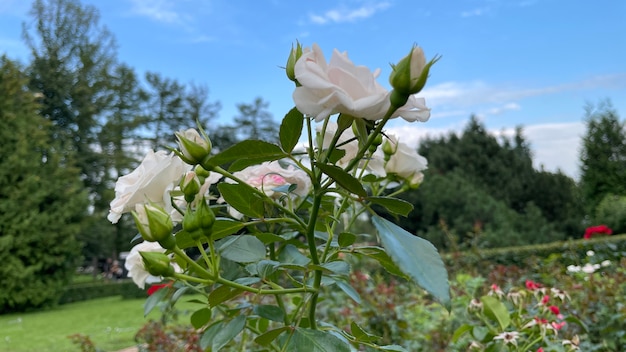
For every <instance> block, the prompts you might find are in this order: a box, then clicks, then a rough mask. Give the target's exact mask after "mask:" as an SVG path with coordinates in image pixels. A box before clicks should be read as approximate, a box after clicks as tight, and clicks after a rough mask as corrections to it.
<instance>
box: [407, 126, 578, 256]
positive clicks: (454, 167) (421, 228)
mask: <svg viewBox="0 0 626 352" xmlns="http://www.w3.org/2000/svg"><path fill="white" fill-rule="evenodd" d="M419 152H420V154H422V155H424V156H425V157H426V158H427V159H428V161H429V165H428V167H429V168H428V170H426V172H425V177H424V180H425V181H424V182H423V184H421V185H420V187H419V188H418V189H417V190H414V191H409V192H407V193H405V194H403V195H402V196H401V197H402V198H403V199H404V200H406V201H408V202H409V203H411V204H413V205H414V207H415V209H414V210H413V211H412V212H411V213H410V214H409V216H408V217H407V218H406V219H402V218H399V219H398V223H399V224H400V225H401V226H402V227H404V228H405V229H407V230H408V231H409V232H412V233H415V234H418V235H420V236H422V237H424V238H426V239H428V240H429V241H431V242H433V243H434V244H435V245H436V246H437V247H438V248H440V249H453V250H454V249H457V248H469V247H501V246H513V245H523V244H531V243H544V242H550V241H554V240H562V239H565V238H566V237H567V236H571V234H573V233H578V232H580V231H581V230H582V226H583V225H582V218H583V211H582V203H581V198H580V196H579V193H578V189H577V186H576V184H575V182H574V181H573V180H572V179H571V178H569V177H567V176H566V175H564V174H562V173H560V172H558V173H549V172H546V171H543V170H542V171H537V170H535V169H534V168H533V166H532V155H531V152H530V148H529V146H528V143H527V142H526V141H525V139H524V136H523V131H522V129H521V128H518V129H517V130H516V133H515V135H514V136H513V137H512V138H510V139H509V138H505V137H502V139H501V140H500V141H499V140H498V139H497V138H496V137H495V136H493V135H490V134H489V133H488V132H487V131H486V129H485V127H484V126H483V125H482V124H481V123H480V122H479V121H478V120H477V119H476V118H474V117H472V118H471V119H470V122H469V124H468V126H467V127H466V128H465V130H464V131H463V133H462V134H460V135H457V134H454V133H452V134H450V135H448V136H446V137H441V138H438V139H426V140H425V141H423V142H422V143H421V144H420V148H419ZM450 190H454V191H453V192H451V191H450Z"/></svg>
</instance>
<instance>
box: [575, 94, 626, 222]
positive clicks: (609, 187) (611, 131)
mask: <svg viewBox="0 0 626 352" xmlns="http://www.w3.org/2000/svg"><path fill="white" fill-rule="evenodd" d="M585 124H586V127H587V132H586V134H585V136H584V137H583V143H582V144H583V146H582V150H581V152H580V162H581V168H580V171H581V177H580V185H581V189H582V194H583V199H584V202H585V207H586V209H587V211H588V214H589V215H590V216H591V217H593V216H594V215H595V214H594V213H595V209H596V207H597V206H598V204H599V203H600V201H601V200H602V199H603V198H604V197H605V196H606V195H607V194H615V195H618V196H619V195H626V132H625V131H624V123H623V122H622V121H620V118H619V116H618V114H617V111H616V110H615V109H614V108H613V107H612V105H611V102H610V101H604V102H601V103H600V104H598V105H597V106H594V105H588V106H587V107H586V108H585Z"/></svg>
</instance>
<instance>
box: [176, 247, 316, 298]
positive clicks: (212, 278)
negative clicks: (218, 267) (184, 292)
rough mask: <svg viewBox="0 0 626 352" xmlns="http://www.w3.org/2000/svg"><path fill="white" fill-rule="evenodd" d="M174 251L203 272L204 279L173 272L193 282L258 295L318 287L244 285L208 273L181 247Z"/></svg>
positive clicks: (299, 291)
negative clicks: (263, 287)
mask: <svg viewBox="0 0 626 352" xmlns="http://www.w3.org/2000/svg"><path fill="white" fill-rule="evenodd" d="M172 251H173V252H174V253H176V255H178V256H180V257H181V258H183V259H184V260H185V261H186V262H187V263H188V264H189V265H190V266H192V267H193V268H194V269H195V270H197V271H199V272H200V273H202V274H203V276H204V277H205V278H206V279H204V280H203V279H199V278H193V277H192V276H189V275H185V274H178V273H176V274H174V275H175V277H180V278H183V277H186V278H189V279H190V278H193V280H190V281H193V282H201V283H210V282H217V283H220V284H222V285H226V286H229V287H232V288H236V289H240V290H242V291H247V292H252V293H256V294H260V295H285V294H290V293H307V292H309V293H313V294H315V293H317V292H318V289H317V288H315V287H308V286H306V285H305V286H302V287H295V288H282V289H274V290H272V289H270V290H267V289H261V288H254V287H250V286H246V285H242V284H239V283H236V282H234V281H230V280H226V279H224V278H223V277H220V276H219V275H213V274H211V273H209V272H208V271H207V270H206V269H205V268H203V267H202V266H201V265H200V264H198V263H196V262H195V261H194V260H193V259H191V258H189V256H188V255H187V253H185V252H184V251H183V250H182V249H180V248H178V247H175V248H174V249H173V250H172Z"/></svg>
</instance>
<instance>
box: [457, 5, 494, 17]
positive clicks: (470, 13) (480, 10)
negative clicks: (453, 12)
mask: <svg viewBox="0 0 626 352" xmlns="http://www.w3.org/2000/svg"><path fill="white" fill-rule="evenodd" d="M487 12H489V7H479V8H475V9H472V10H469V11H463V12H461V17H476V16H482V15H484V14H486V13H487Z"/></svg>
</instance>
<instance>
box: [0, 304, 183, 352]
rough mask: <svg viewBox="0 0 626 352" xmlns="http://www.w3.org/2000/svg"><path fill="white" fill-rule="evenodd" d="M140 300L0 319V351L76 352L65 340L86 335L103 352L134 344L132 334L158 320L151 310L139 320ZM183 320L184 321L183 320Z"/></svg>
mask: <svg viewBox="0 0 626 352" xmlns="http://www.w3.org/2000/svg"><path fill="white" fill-rule="evenodd" d="M144 301H145V300H144V299H132V300H130V299H129V300H124V299H122V298H120V297H119V296H118V297H108V298H101V299H95V300H91V301H86V302H79V303H72V304H67V305H62V306H59V307H57V308H55V309H52V310H47V311H41V312H32V313H23V314H10V315H2V316H0V339H2V340H1V341H0V351H5V352H33V351H37V352H64V351H79V350H80V349H79V348H78V346H76V345H74V344H73V343H72V342H71V340H70V339H69V338H68V336H70V335H74V334H82V335H87V336H89V337H90V338H91V340H92V341H93V342H94V343H95V345H96V346H97V347H98V348H100V349H102V350H105V351H116V350H119V349H122V348H125V347H129V346H133V345H134V344H135V341H134V336H135V333H137V331H138V330H139V329H140V328H141V327H142V326H143V325H144V324H145V323H146V322H147V321H149V320H150V319H152V320H158V319H159V317H160V312H159V311H158V309H155V310H154V311H153V312H152V313H150V314H149V315H148V317H146V318H144V316H143V303H144ZM183 319H184V318H183Z"/></svg>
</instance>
